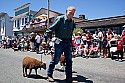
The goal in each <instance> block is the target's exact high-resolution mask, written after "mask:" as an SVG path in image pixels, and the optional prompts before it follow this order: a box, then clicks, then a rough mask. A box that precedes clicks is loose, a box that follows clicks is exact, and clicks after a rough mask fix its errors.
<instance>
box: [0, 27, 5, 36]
mask: <svg viewBox="0 0 125 83" xmlns="http://www.w3.org/2000/svg"><path fill="white" fill-rule="evenodd" d="M1 35H2V36H5V27H3V28H1Z"/></svg>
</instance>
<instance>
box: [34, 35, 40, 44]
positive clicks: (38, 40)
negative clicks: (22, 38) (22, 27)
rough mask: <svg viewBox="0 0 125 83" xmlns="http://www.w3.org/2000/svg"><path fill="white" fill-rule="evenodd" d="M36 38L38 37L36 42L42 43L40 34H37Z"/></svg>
mask: <svg viewBox="0 0 125 83" xmlns="http://www.w3.org/2000/svg"><path fill="white" fill-rule="evenodd" d="M35 39H36V43H40V36H39V35H37V36H36V37H35Z"/></svg>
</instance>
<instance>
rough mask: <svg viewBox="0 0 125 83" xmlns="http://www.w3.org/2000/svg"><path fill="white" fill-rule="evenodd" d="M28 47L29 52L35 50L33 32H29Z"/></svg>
mask: <svg viewBox="0 0 125 83" xmlns="http://www.w3.org/2000/svg"><path fill="white" fill-rule="evenodd" d="M30 48H31V49H30V51H31V52H33V51H35V36H34V33H33V32H32V33H31V34H30Z"/></svg>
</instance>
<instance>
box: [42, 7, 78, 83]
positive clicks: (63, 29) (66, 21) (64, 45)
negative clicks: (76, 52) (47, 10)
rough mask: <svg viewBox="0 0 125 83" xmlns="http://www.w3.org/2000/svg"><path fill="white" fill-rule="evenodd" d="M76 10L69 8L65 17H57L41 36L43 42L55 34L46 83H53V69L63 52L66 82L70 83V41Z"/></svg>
mask: <svg viewBox="0 0 125 83" xmlns="http://www.w3.org/2000/svg"><path fill="white" fill-rule="evenodd" d="M75 11H76V9H75V7H74V6H69V7H68V8H67V10H66V15H63V16H58V17H57V18H56V19H55V21H54V23H53V24H52V25H51V26H50V27H49V28H48V29H47V30H46V32H45V33H44V36H43V41H45V40H47V38H48V37H51V34H52V33H53V32H54V33H55V37H56V40H55V44H54V49H55V51H54V57H53V58H52V60H51V62H50V64H49V68H48V72H47V75H48V81H49V82H54V79H53V69H54V67H55V65H56V64H58V62H59V60H60V56H61V54H62V53H63V52H64V55H65V59H66V81H68V83H70V82H71V83H72V54H71V41H72V33H73V30H74V28H75V23H74V20H73V19H72V18H73V16H74V13H75Z"/></svg>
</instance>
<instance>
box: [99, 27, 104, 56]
mask: <svg viewBox="0 0 125 83" xmlns="http://www.w3.org/2000/svg"><path fill="white" fill-rule="evenodd" d="M98 38H99V49H100V56H101V48H102V38H103V33H102V31H101V29H99V28H98Z"/></svg>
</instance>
